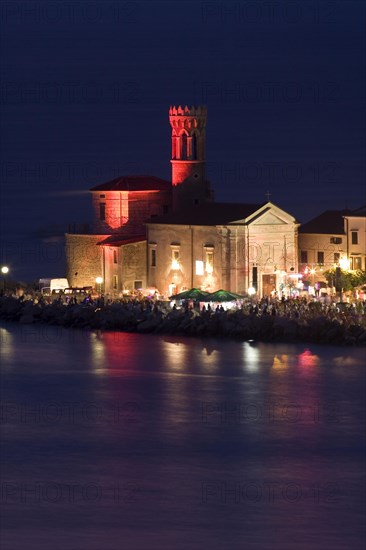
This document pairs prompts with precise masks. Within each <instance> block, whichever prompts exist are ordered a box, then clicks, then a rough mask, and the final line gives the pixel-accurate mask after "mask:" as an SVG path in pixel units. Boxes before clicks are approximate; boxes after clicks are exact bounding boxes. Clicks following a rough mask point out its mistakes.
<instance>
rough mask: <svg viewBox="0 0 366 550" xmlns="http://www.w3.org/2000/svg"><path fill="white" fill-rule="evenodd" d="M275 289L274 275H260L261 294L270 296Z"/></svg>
mask: <svg viewBox="0 0 366 550" xmlns="http://www.w3.org/2000/svg"><path fill="white" fill-rule="evenodd" d="M273 290H276V275H275V274H271V275H262V296H270V295H271V292H272V291H273Z"/></svg>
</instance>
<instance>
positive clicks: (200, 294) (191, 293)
mask: <svg viewBox="0 0 366 550" xmlns="http://www.w3.org/2000/svg"><path fill="white" fill-rule="evenodd" d="M207 295H208V292H205V291H204V290H200V289H199V288H191V289H190V290H185V291H184V292H180V293H179V294H173V296H170V298H169V300H199V301H200V302H202V301H203V299H204V298H205V297H206V296H207Z"/></svg>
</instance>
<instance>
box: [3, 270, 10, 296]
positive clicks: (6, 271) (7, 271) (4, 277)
mask: <svg viewBox="0 0 366 550" xmlns="http://www.w3.org/2000/svg"><path fill="white" fill-rule="evenodd" d="M1 273H2V275H3V289H4V293H5V281H6V275H7V274H8V273H9V268H8V266H6V265H3V266H2V268H1Z"/></svg>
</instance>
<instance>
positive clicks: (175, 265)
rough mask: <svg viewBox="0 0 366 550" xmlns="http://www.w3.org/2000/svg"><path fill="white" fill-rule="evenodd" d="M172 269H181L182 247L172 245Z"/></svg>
mask: <svg viewBox="0 0 366 550" xmlns="http://www.w3.org/2000/svg"><path fill="white" fill-rule="evenodd" d="M172 269H180V245H172Z"/></svg>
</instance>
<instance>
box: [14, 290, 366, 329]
mask: <svg viewBox="0 0 366 550" xmlns="http://www.w3.org/2000/svg"><path fill="white" fill-rule="evenodd" d="M7 294H8V295H11V294H12V293H10V292H8V293H7ZM17 298H18V299H19V300H20V301H31V302H32V303H33V304H35V305H36V304H38V305H39V306H40V307H44V306H47V305H51V304H53V305H55V306H57V305H58V306H64V307H69V308H71V307H73V306H76V305H78V306H84V307H87V308H94V309H98V310H100V309H105V308H108V307H110V306H112V305H113V306H116V305H119V306H120V307H121V308H122V309H125V310H128V311H132V312H135V313H136V312H140V313H144V314H145V315H146V314H150V313H151V314H153V315H154V314H158V315H159V316H160V317H165V316H167V315H170V314H172V315H187V314H188V315H189V314H190V312H194V314H195V315H197V314H198V315H200V316H202V317H204V318H208V317H211V316H213V315H221V316H223V315H224V316H228V315H230V314H232V313H235V312H238V311H241V312H242V313H243V314H244V315H246V316H253V317H265V316H268V315H270V316H277V317H285V318H288V319H296V320H301V319H314V318H316V317H326V318H327V319H329V320H338V321H340V322H341V323H346V324H359V325H360V326H366V300H357V301H354V302H352V303H347V302H339V301H337V300H336V299H331V298H330V297H329V298H328V299H327V300H319V298H317V297H315V296H311V297H307V296H303V297H299V296H297V297H295V298H285V297H282V298H279V297H278V296H270V297H267V296H265V297H264V298H261V299H259V298H256V297H248V298H245V299H244V300H240V301H237V302H231V303H210V302H207V303H204V302H198V301H193V300H184V301H175V300H160V299H159V297H158V296H157V295H153V296H148V297H146V296H143V295H142V294H138V295H135V296H124V297H118V298H116V297H112V296H108V295H103V294H101V295H91V294H86V295H77V296H76V295H74V296H73V295H65V294H62V293H60V294H58V295H56V296H53V297H51V296H43V295H42V294H41V293H39V292H35V291H31V292H29V293H25V294H22V295H20V296H18V297H17Z"/></svg>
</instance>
